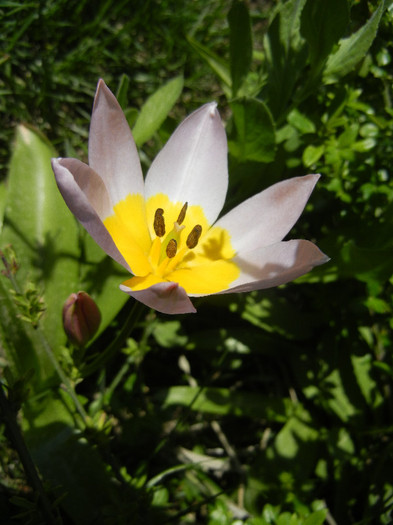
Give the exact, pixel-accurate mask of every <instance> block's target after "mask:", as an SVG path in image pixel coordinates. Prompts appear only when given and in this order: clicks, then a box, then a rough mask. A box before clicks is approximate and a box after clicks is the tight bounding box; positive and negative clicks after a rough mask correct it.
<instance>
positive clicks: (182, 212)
mask: <svg viewBox="0 0 393 525" xmlns="http://www.w3.org/2000/svg"><path fill="white" fill-rule="evenodd" d="M187 208H188V202H186V203H185V205H184V206H183V208H182V209H181V210H180V213H179V217H178V218H177V221H176V222H177V224H179V225H180V224H181V223H182V222H183V221H184V219H185V218H186V212H187Z"/></svg>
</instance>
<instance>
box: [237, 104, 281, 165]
mask: <svg viewBox="0 0 393 525" xmlns="http://www.w3.org/2000/svg"><path fill="white" fill-rule="evenodd" d="M231 109H232V112H233V119H234V121H235V125H236V131H237V137H236V141H230V142H229V149H230V152H231V154H232V155H233V156H234V157H236V158H237V159H238V160H239V162H244V161H248V160H249V161H251V160H253V161H257V162H271V161H272V160H274V157H275V147H276V140H275V127H274V123H273V119H272V116H271V114H270V112H269V110H268V108H267V107H266V106H265V104H264V103H263V102H261V101H260V100H257V99H255V98H244V99H239V100H236V101H234V102H232V103H231Z"/></svg>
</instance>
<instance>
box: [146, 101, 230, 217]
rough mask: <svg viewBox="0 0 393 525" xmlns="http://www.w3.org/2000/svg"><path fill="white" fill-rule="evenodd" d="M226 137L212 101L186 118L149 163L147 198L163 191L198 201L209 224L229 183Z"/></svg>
mask: <svg viewBox="0 0 393 525" xmlns="http://www.w3.org/2000/svg"><path fill="white" fill-rule="evenodd" d="M227 162H228V161H227V140H226V135H225V129H224V126H223V124H222V122H221V119H220V115H219V113H218V111H217V109H216V104H215V103H210V104H205V105H204V106H202V107H201V108H199V109H198V110H197V111H194V113H192V114H191V115H190V116H189V117H188V118H186V119H185V120H184V121H183V122H182V123H181V124H180V126H179V127H178V128H177V129H176V131H175V132H174V133H173V135H172V136H171V138H170V139H169V140H168V142H167V143H166V145H165V146H164V148H163V149H162V150H161V152H160V153H159V154H158V155H157V157H156V158H155V160H154V162H153V163H152V165H151V167H150V169H149V172H148V174H147V177H146V184H145V188H146V198H149V197H150V196H153V195H156V194H157V193H164V194H166V195H168V197H169V198H170V200H171V201H172V202H180V203H185V202H188V204H189V205H190V206H191V205H193V204H195V205H200V206H202V208H203V211H204V213H205V215H206V218H207V220H208V222H209V223H210V224H212V223H213V222H214V221H215V220H216V218H217V217H218V214H219V213H220V211H221V210H222V207H223V205H224V201H225V196H226V192H227V187H228V165H227Z"/></svg>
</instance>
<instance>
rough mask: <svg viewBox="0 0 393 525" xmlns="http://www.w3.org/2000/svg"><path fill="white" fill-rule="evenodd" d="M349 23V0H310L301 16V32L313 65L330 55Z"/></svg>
mask: <svg viewBox="0 0 393 525" xmlns="http://www.w3.org/2000/svg"><path fill="white" fill-rule="evenodd" d="M348 23H349V6H348V1H347V0H329V2H326V0H308V1H307V3H306V5H305V6H304V9H303V12H302V17H301V28H300V30H301V33H302V35H303V36H304V38H305V39H306V41H307V43H308V49H309V57H310V62H311V66H312V67H315V66H317V65H318V64H319V63H321V62H323V61H324V60H325V59H326V57H327V56H328V55H329V53H330V51H331V50H332V48H333V46H334V44H336V43H337V42H338V40H339V39H340V38H341V37H342V36H343V34H344V32H345V29H346V27H347V25H348Z"/></svg>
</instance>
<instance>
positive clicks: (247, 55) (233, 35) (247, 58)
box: [228, 0, 252, 97]
mask: <svg viewBox="0 0 393 525" xmlns="http://www.w3.org/2000/svg"><path fill="white" fill-rule="evenodd" d="M228 22H229V51H230V67H231V77H232V96H233V97H235V96H236V94H237V92H238V90H239V88H240V86H241V85H242V82H243V80H244V79H245V77H246V76H247V73H248V72H249V70H250V65H251V59H252V37H251V25H250V16H249V13H248V8H247V6H246V5H245V3H244V2H241V1H239V0H234V2H233V3H232V6H231V9H230V10H229V13H228Z"/></svg>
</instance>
